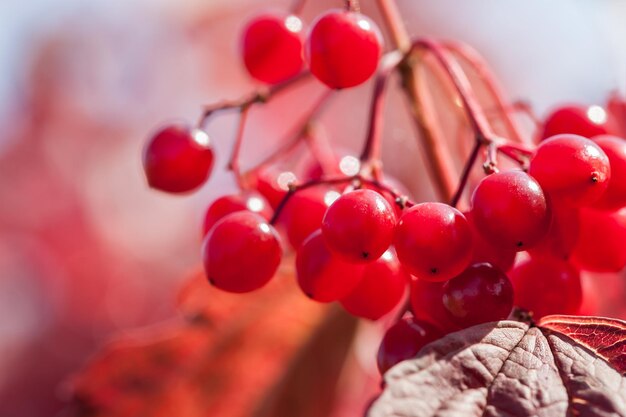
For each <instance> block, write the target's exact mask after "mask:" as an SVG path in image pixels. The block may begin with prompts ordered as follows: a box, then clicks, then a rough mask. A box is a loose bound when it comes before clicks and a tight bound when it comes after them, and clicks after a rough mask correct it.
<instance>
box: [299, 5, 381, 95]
mask: <svg viewBox="0 0 626 417" xmlns="http://www.w3.org/2000/svg"><path fill="white" fill-rule="evenodd" d="M381 51H382V35H381V33H380V30H379V29H378V26H377V25H376V23H374V22H373V21H372V20H371V19H370V18H368V17H367V16H364V15H362V14H360V13H356V12H351V11H345V10H339V9H334V10H330V11H328V12H326V13H325V14H323V15H321V16H320V17H318V18H317V20H315V22H314V23H313V24H312V25H311V31H310V32H309V35H308V37H307V41H306V47H305V54H306V58H307V61H308V63H309V67H310V69H311V73H312V74H313V75H314V76H315V77H316V78H317V79H319V80H320V81H321V82H323V83H324V84H326V85H327V86H329V87H330V88H348V87H354V86H356V85H359V84H361V83H363V82H365V81H367V80H368V79H369V78H370V77H371V76H372V75H373V74H374V72H375V71H376V68H377V67H378V60H379V58H380V55H381Z"/></svg>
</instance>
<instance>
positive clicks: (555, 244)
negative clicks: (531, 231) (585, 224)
mask: <svg viewBox="0 0 626 417" xmlns="http://www.w3.org/2000/svg"><path fill="white" fill-rule="evenodd" d="M551 210H552V221H551V223H550V227H549V229H548V232H547V233H546V235H545V236H544V237H543V239H541V240H540V241H539V243H537V244H536V245H535V246H533V247H532V248H531V249H530V250H529V252H530V253H531V254H540V255H546V254H549V255H552V256H554V257H556V258H559V259H562V260H568V259H569V258H570V255H571V254H572V251H573V250H574V246H576V243H577V242H578V235H579V233H580V209H578V208H572V207H568V206H562V205H554V206H552V207H551Z"/></svg>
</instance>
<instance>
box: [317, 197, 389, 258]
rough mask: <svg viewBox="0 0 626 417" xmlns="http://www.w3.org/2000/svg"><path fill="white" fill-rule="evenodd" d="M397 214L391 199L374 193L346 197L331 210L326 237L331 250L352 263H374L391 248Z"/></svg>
mask: <svg viewBox="0 0 626 417" xmlns="http://www.w3.org/2000/svg"><path fill="white" fill-rule="evenodd" d="M395 226H396V215H395V213H394V210H393V208H392V207H391V206H390V205H389V203H388V202H387V200H385V198H384V197H383V196H382V195H380V194H379V193H377V192H376V191H373V190H367V189H360V190H354V191H350V192H348V193H346V194H343V195H342V196H340V197H339V198H338V199H336V200H335V202H334V203H332V204H331V205H330V207H328V210H326V214H325V215H324V219H323V221H322V234H323V235H324V239H326V244H327V245H328V247H329V249H331V250H332V251H334V252H336V253H337V254H339V255H340V256H343V257H344V258H346V259H347V260H349V261H352V262H371V261H374V260H376V259H378V258H379V257H380V256H381V255H382V254H383V253H384V252H385V251H386V250H387V248H389V245H390V244H391V241H392V239H393V232H394V229H395Z"/></svg>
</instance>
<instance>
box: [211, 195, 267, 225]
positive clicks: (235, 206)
mask: <svg viewBox="0 0 626 417" xmlns="http://www.w3.org/2000/svg"><path fill="white" fill-rule="evenodd" d="M242 210H248V211H251V212H253V213H258V214H260V215H261V216H262V217H263V218H264V219H265V220H269V219H270V218H271V217H272V209H271V207H270V205H269V203H268V202H267V201H266V200H265V198H263V196H262V195H260V194H258V193H256V192H253V191H252V192H243V193H239V194H231V195H225V196H222V197H220V198H218V199H217V200H215V201H214V202H213V203H211V205H210V206H209V208H208V209H207V212H206V214H205V216H204V225H203V228H202V231H203V236H204V235H206V234H207V233H208V232H209V230H211V228H212V227H213V225H214V224H215V223H217V221H218V220H220V219H221V218H222V217H224V216H226V215H227V214H230V213H234V212H237V211H242Z"/></svg>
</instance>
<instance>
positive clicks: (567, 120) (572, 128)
mask: <svg viewBox="0 0 626 417" xmlns="http://www.w3.org/2000/svg"><path fill="white" fill-rule="evenodd" d="M606 121H607V114H606V112H605V111H604V109H602V108H601V107H599V106H591V107H584V106H579V105H570V106H564V107H560V108H558V109H555V110H554V111H553V112H552V113H551V114H550V115H549V116H548V117H547V118H546V120H545V122H544V124H543V131H542V132H541V139H546V138H549V137H552V136H554V135H560V134H562V133H572V134H574V135H580V136H584V137H586V138H591V137H593V136H596V135H604V134H606V133H607V128H606Z"/></svg>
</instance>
